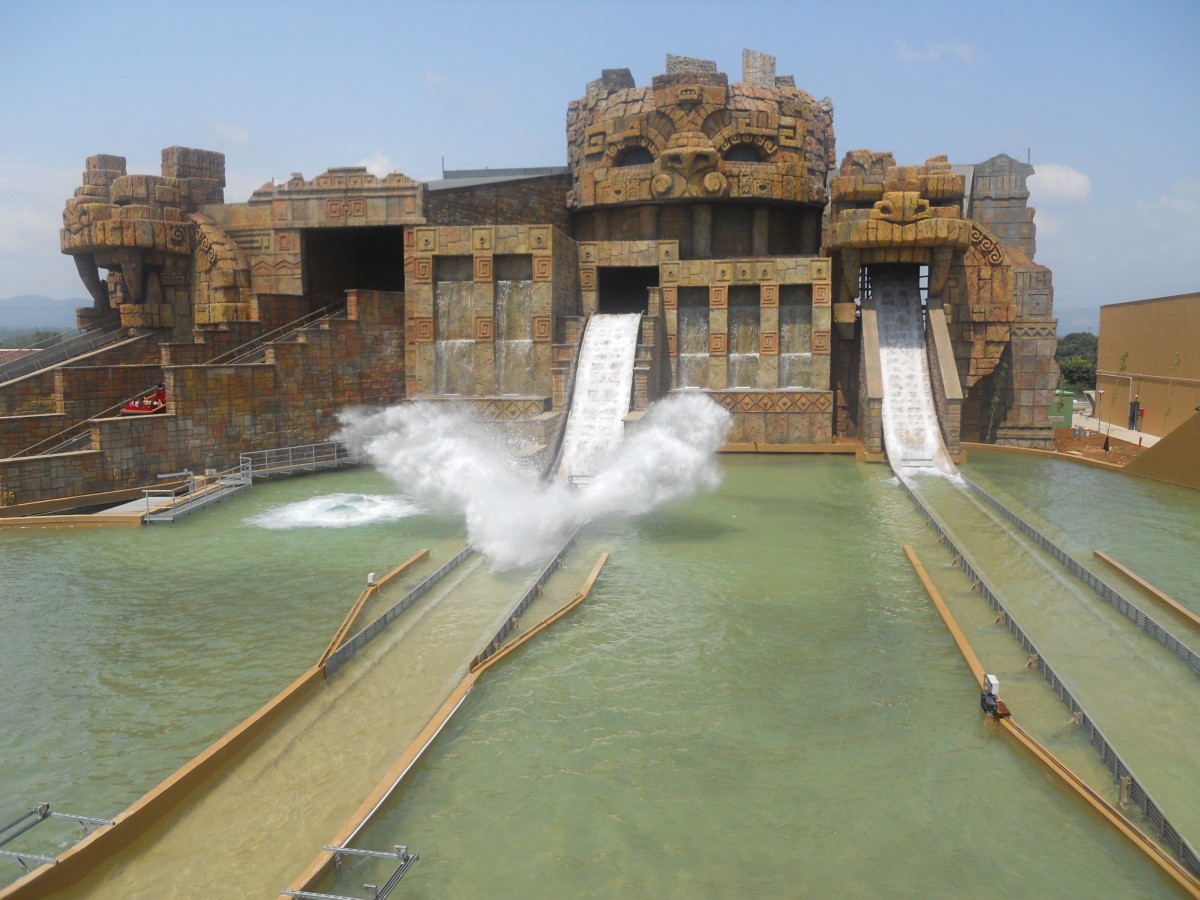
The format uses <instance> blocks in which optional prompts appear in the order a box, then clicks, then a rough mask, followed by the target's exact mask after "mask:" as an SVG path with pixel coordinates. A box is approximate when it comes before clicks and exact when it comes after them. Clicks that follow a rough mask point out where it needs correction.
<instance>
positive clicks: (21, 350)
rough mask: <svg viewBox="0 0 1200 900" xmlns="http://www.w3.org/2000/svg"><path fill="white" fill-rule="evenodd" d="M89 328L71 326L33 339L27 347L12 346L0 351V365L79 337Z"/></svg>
mask: <svg viewBox="0 0 1200 900" xmlns="http://www.w3.org/2000/svg"><path fill="white" fill-rule="evenodd" d="M90 330H91V329H89V328H71V329H69V330H67V331H61V332H59V333H58V334H52V335H50V337H47V338H42V339H41V340H40V341H35V342H34V343H32V344H30V345H29V346H28V347H13V348H11V349H9V350H5V351H4V352H2V353H0V366H3V365H4V364H5V363H6V362H11V361H12V360H14V359H24V358H25V357H27V356H32V355H33V354H34V353H37V352H39V351H41V350H46V349H48V348H50V347H53V346H54V345H55V344H62V343H65V342H66V341H69V340H70V339H71V338H73V337H79V336H80V335H81V334H87V333H88V332H89V331H90Z"/></svg>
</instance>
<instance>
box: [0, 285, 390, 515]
mask: <svg viewBox="0 0 1200 900" xmlns="http://www.w3.org/2000/svg"><path fill="white" fill-rule="evenodd" d="M351 305H352V308H353V309H354V311H355V316H356V318H354V319H344V320H334V321H331V322H327V323H322V324H321V325H319V326H314V327H313V328H311V329H307V330H305V331H304V332H302V333H300V334H298V335H296V336H295V337H294V338H291V339H289V340H288V341H286V342H281V343H277V344H273V345H271V346H270V348H269V349H268V353H267V360H268V361H267V362H264V363H256V364H250V365H178V366H170V367H168V368H166V370H165V380H166V387H167V396H168V412H167V413H166V414H165V415H156V416H143V417H139V418H110V419H100V420H96V421H95V422H93V424H92V430H93V447H94V448H95V450H94V451H91V452H86V453H71V454H63V455H57V456H48V457H38V458H34V459H20V460H0V488H2V489H3V490H4V491H6V492H11V493H12V494H13V495H14V500H15V502H17V503H24V502H31V501H34V500H46V499H54V498H58V497H63V496H69V495H71V494H78V493H96V492H100V491H107V490H116V489H121V488H130V487H137V486H144V485H152V484H153V483H154V478H155V476H156V475H158V474H160V473H163V472H171V471H179V470H181V469H184V468H190V469H192V470H193V471H198V472H202V471H204V470H205V469H208V468H215V469H218V470H224V469H228V468H232V467H233V466H234V465H236V464H237V459H238V455H239V454H240V453H243V452H247V451H251V450H263V449H268V448H271V447H280V446H290V445H298V444H311V443H318V442H322V441H326V440H329V439H330V438H331V437H332V435H333V434H334V433H335V432H336V431H337V429H338V422H337V413H338V412H339V411H340V410H342V409H345V408H346V407H351V406H363V405H373V404H379V403H391V402H396V401H399V400H401V399H403V387H404V370H403V365H404V355H403V354H402V353H400V352H398V350H399V347H401V346H402V344H403V331H402V327H403V326H402V324H401V323H402V319H401V316H400V312H399V310H400V309H401V308H402V301H401V300H400V298H398V297H397V296H396V295H395V294H387V293H384V292H359V293H358V295H357V296H356V297H355V298H354V300H353V303H352V304H351Z"/></svg>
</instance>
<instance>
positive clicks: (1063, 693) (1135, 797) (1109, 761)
mask: <svg viewBox="0 0 1200 900" xmlns="http://www.w3.org/2000/svg"><path fill="white" fill-rule="evenodd" d="M900 485H901V486H902V487H903V488H904V490H905V492H906V493H907V494H908V496H909V499H911V500H912V502H913V503H914V504H916V506H917V508H918V509H919V510H920V511H921V513H922V514H923V515H924V516H925V519H926V521H927V523H928V524H929V526H930V527H931V528H932V529H933V530H934V531H935V532H936V533H937V535H938V538H939V539H940V540H941V541H942V542H943V543H944V544H946V546H948V547H949V548H950V549H951V550H952V551H953V552H954V563H955V565H957V566H958V567H959V568H960V569H962V570H963V572H965V573H966V574H967V577H968V578H970V579H971V583H972V588H973V589H974V590H977V591H978V592H979V594H980V596H982V597H983V598H984V599H985V600H987V602H988V605H989V606H991V607H992V609H994V610H996V611H997V612H999V613H1002V614H1003V617H1004V624H1005V626H1006V627H1007V628H1008V631H1009V633H1010V634H1012V635H1013V637H1015V638H1016V639H1017V641H1018V642H1019V643H1020V644H1021V646H1022V647H1023V648H1024V649H1025V650H1026V651H1027V652H1028V653H1030V654H1031V655H1032V656H1031V659H1032V660H1036V664H1037V671H1038V674H1039V675H1041V676H1042V678H1044V679H1045V680H1046V681H1047V682H1049V684H1050V686H1051V687H1052V688H1053V689H1054V692H1055V693H1056V694H1058V696H1059V699H1061V700H1062V701H1063V703H1065V704H1066V705H1067V708H1068V709H1069V710H1070V712H1071V715H1072V716H1075V717H1077V720H1078V722H1079V724H1080V726H1081V727H1083V728H1084V729H1086V731H1087V735H1088V740H1089V741H1090V743H1091V744H1092V746H1093V747H1095V748H1096V749H1097V750H1098V751H1099V752H1100V757H1101V759H1102V760H1103V763H1104V767H1105V768H1106V769H1108V771H1109V772H1110V773H1111V775H1112V779H1113V783H1114V784H1118V785H1121V786H1122V787H1125V786H1127V787H1128V797H1129V802H1131V803H1132V804H1133V805H1134V806H1135V807H1136V808H1137V809H1138V811H1139V812H1141V814H1142V816H1143V817H1144V818H1145V821H1146V822H1147V823H1148V824H1149V825H1150V826H1151V827H1152V828H1153V829H1154V831H1155V833H1156V834H1157V835H1158V837H1159V838H1160V839H1161V840H1162V842H1163V843H1164V844H1166V845H1167V846H1168V847H1170V848H1171V850H1172V851H1173V852H1174V853H1175V855H1176V856H1177V857H1178V858H1179V860H1180V861H1181V862H1182V863H1183V865H1184V867H1185V868H1186V869H1187V870H1188V871H1189V872H1191V873H1192V874H1193V875H1196V876H1198V877H1200V855H1198V854H1197V853H1196V850H1195V849H1194V848H1193V847H1192V845H1191V844H1190V843H1189V842H1188V841H1187V839H1186V838H1184V837H1183V835H1182V834H1180V833H1179V831H1178V830H1177V829H1176V828H1175V827H1174V826H1173V825H1172V824H1171V823H1170V822H1169V821H1168V820H1167V817H1166V815H1165V814H1164V813H1163V811H1162V808H1161V807H1160V806H1159V805H1158V804H1157V803H1156V802H1155V801H1154V800H1153V799H1152V798H1151V797H1150V795H1149V793H1147V791H1146V789H1145V788H1144V787H1142V785H1141V783H1140V782H1139V781H1138V779H1137V777H1136V776H1135V775H1134V774H1133V772H1132V771H1131V770H1130V768H1129V766H1128V765H1127V764H1126V763H1125V761H1124V760H1123V759H1122V758H1121V756H1120V754H1118V753H1117V750H1116V748H1115V747H1114V746H1113V745H1112V744H1111V743H1110V742H1109V741H1108V739H1107V738H1106V737H1105V736H1104V734H1103V732H1101V730H1100V727H1099V726H1098V725H1097V724H1096V722H1095V720H1094V719H1093V718H1092V717H1091V716H1089V715H1088V713H1087V711H1086V710H1085V709H1084V708H1083V707H1082V706H1081V705H1080V703H1079V701H1078V700H1076V699H1075V696H1074V694H1072V693H1071V691H1070V689H1068V688H1067V686H1066V683H1065V682H1063V680H1062V679H1061V678H1059V676H1058V673H1056V672H1055V671H1054V669H1053V668H1051V666H1050V664H1049V663H1048V662H1046V658H1045V657H1044V656H1043V655H1042V652H1041V651H1040V650H1039V649H1038V647H1037V645H1036V644H1034V642H1033V641H1032V640H1031V639H1030V638H1029V636H1028V635H1027V634H1026V633H1025V631H1024V630H1023V629H1022V628H1021V627H1020V626H1019V625H1018V624H1017V623H1016V621H1015V620H1014V619H1013V617H1012V615H1011V614H1010V613H1009V611H1008V610H1007V609H1006V608H1005V606H1004V604H1003V603H1002V602H1001V601H1000V598H999V597H997V596H996V594H995V592H993V591H992V589H991V588H990V587H988V585H987V582H985V581H984V580H983V576H982V575H981V574H980V573H979V571H978V570H977V569H976V568H975V566H974V565H973V564H972V563H971V561H970V560H969V559H968V557H967V555H966V554H965V553H964V552H963V551H962V549H961V548H960V547H958V546H957V545H956V544H955V543H954V539H953V538H952V537H951V536H950V534H949V532H947V531H946V529H945V528H944V527H943V526H942V524H941V522H939V521H938V519H937V517H935V516H934V515H933V513H932V512H930V511H929V508H928V507H926V506H925V504H924V503H922V502H921V499H920V498H919V497H918V496H917V495H916V494H915V493H913V490H912V488H911V487H909V485H908V484H907V482H905V481H904V479H900Z"/></svg>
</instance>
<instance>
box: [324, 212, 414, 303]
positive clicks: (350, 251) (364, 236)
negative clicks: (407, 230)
mask: <svg viewBox="0 0 1200 900" xmlns="http://www.w3.org/2000/svg"><path fill="white" fill-rule="evenodd" d="M304 287H305V293H306V294H307V295H308V297H309V298H310V300H311V302H312V304H313V308H314V309H320V308H322V307H325V306H329V305H330V304H331V303H338V302H341V301H342V300H345V299H346V291H348V290H366V291H403V290H404V229H403V228H399V227H388V228H320V229H315V228H314V229H309V230H306V231H305V232H304Z"/></svg>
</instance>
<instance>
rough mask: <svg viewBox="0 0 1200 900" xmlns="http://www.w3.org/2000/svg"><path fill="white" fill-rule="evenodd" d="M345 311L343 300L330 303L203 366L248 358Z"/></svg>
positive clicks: (214, 358) (226, 352)
mask: <svg viewBox="0 0 1200 900" xmlns="http://www.w3.org/2000/svg"><path fill="white" fill-rule="evenodd" d="M345 311H346V301H345V300H342V301H341V302H339V303H331V304H329V306H326V307H323V308H321V309H318V310H316V311H315V312H310V313H306V314H305V315H303V316H301V317H300V318H298V319H296V320H295V321H292V322H288V323H287V324H286V325H280V326H279V327H278V328H276V329H275V330H274V331H268V332H267V333H266V334H260V335H259V336H258V337H256V338H253V339H251V340H249V341H247V342H246V343H244V344H242V345H240V346H238V347H234V348H233V349H232V350H226V351H225V352H224V353H221V354H219V355H217V356H214V357H213V358H212V359H210V360H208V361H207V362H206V363H205V365H208V366H212V365H218V364H220V363H223V362H236V361H237V360H239V359H241V358H242V357H244V356H248V355H249V354H251V353H253V352H254V351H256V350H260V349H262V348H263V347H265V346H266V345H267V344H269V343H272V342H273V341H277V340H279V339H280V338H282V337H286V336H287V335H289V334H291V333H293V332H295V331H299V330H300V329H301V328H304V327H306V326H308V325H312V324H314V323H316V322H321V321H324V320H325V319H332V318H334V317H335V316H337V315H338V314H340V313H344V312H345Z"/></svg>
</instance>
